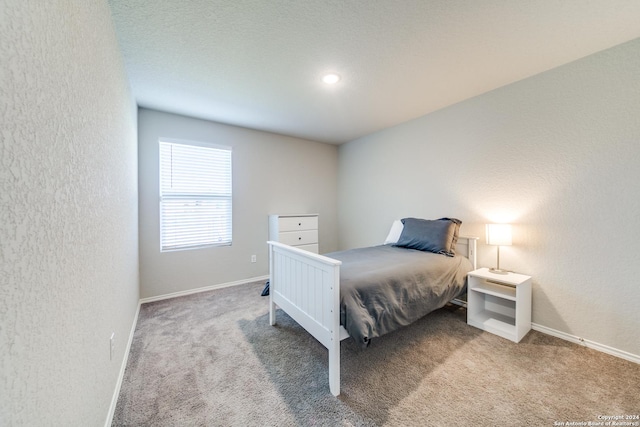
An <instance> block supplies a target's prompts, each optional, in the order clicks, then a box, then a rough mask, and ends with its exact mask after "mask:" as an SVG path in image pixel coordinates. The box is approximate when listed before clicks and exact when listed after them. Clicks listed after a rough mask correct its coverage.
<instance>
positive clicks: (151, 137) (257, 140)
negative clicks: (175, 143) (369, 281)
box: [138, 109, 338, 298]
mask: <svg viewBox="0 0 640 427" xmlns="http://www.w3.org/2000/svg"><path fill="white" fill-rule="evenodd" d="M138 122H139V182H140V295H141V297H143V298H145V297H152V296H158V295H165V294H168V293H172V292H180V291H186V290H190V289H195V288H200V287H204V286H212V285H218V284H223V283H229V282H234V281H237V280H243V279H249V278H252V277H258V276H263V275H266V274H268V262H267V261H268V260H267V244H266V241H267V239H268V224H267V216H268V215H269V214H272V213H318V214H319V215H320V218H319V221H320V227H319V235H320V236H319V237H320V251H323V252H329V251H332V250H335V249H337V246H338V238H337V215H338V214H337V179H338V178H337V177H338V149H337V147H336V146H334V145H328V144H322V143H318V142H312V141H306V140H302V139H298V138H291V137H286V136H282V135H276V134H272V133H267V132H260V131H255V130H249V129H245V128H239V127H235V126H228V125H223V124H219V123H214V122H210V121H206V120H198V119H193V118H189V117H184V116H178V115H175V114H168V113H162V112H158V111H154V110H148V109H140V113H139V116H138ZM161 137H165V138H175V139H186V140H192V141H202V142H211V143H215V144H221V145H228V146H231V147H233V244H232V245H231V246H223V247H211V248H203V249H194V250H187V251H174V252H163V253H161V252H160V234H159V229H160V226H159V207H158V194H159V190H158V177H159V172H158V139H159V138H161ZM252 254H255V255H257V262H256V263H255V264H254V263H251V262H250V259H251V255H252Z"/></svg>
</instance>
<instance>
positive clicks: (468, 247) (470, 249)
mask: <svg viewBox="0 0 640 427" xmlns="http://www.w3.org/2000/svg"><path fill="white" fill-rule="evenodd" d="M477 242H478V238H477V237H469V236H460V237H459V238H458V243H456V253H457V254H460V255H462V256H464V257H466V258H469V261H471V264H472V265H473V269H474V270H475V269H476V268H478V266H477V260H476V244H477Z"/></svg>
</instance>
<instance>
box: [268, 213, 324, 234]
mask: <svg viewBox="0 0 640 427" xmlns="http://www.w3.org/2000/svg"><path fill="white" fill-rule="evenodd" d="M317 229H318V217H317V216H315V215H314V216H281V217H280V218H278V230H279V231H280V232H283V231H297V230H317Z"/></svg>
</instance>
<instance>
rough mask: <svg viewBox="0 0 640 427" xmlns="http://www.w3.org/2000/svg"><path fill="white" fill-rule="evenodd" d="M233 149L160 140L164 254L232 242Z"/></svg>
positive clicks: (161, 239)
mask: <svg viewBox="0 0 640 427" xmlns="http://www.w3.org/2000/svg"><path fill="white" fill-rule="evenodd" d="M231 205H232V200H231V149H230V148H227V147H214V146H208V145H204V144H198V143H193V144H192V143H182V142H169V141H160V250H161V251H163V252H164V251H171V250H176V249H191V248H198V247H203V246H222V245H230V244H231Z"/></svg>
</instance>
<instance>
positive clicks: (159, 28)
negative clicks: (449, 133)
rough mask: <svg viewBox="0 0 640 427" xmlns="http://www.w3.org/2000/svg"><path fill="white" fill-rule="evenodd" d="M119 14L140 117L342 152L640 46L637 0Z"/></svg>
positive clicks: (348, 0)
mask: <svg viewBox="0 0 640 427" xmlns="http://www.w3.org/2000/svg"><path fill="white" fill-rule="evenodd" d="M110 5H111V8H112V10H113V16H114V21H115V25H116V30H117V33H118V37H119V40H120V44H121V48H122V52H123V54H124V58H125V63H126V67H127V72H128V74H129V79H130V82H131V87H132V90H133V94H134V96H135V98H136V100H137V102H138V104H139V105H140V106H142V107H148V108H153V109H158V110H163V111H169V112H174V113H178V114H184V115H188V116H192V117H198V118H203V119H208V120H214V121H217V122H222V123H228V124H233V125H237V126H244V127H248V128H253V129H259V130H265V131H270V132H276V133H281V134H285V135H292V136H297V137H301V138H307V139H311V140H315V141H322V142H329V143H335V144H340V143H343V142H347V141H351V140H354V139H356V138H359V137H361V136H364V135H367V134H370V133H373V132H375V131H377V130H380V129H383V128H386V127H389V126H393V125H396V124H399V123H402V122H405V121H407V120H410V119H412V118H416V117H419V116H422V115H425V114H427V113H430V112H432V111H435V110H438V109H440V108H443V107H446V106H448V105H451V104H454V103H456V102H459V101H462V100H464V99H468V98H470V97H473V96H476V95H479V94H482V93H484V92H487V91H490V90H492V89H495V88H498V87H500V86H504V85H507V84H509V83H512V82H515V81H517V80H521V79H523V78H526V77H528V76H531V75H534V74H537V73H540V72H542V71H545V70H548V69H551V68H554V67H557V66H559V65H562V64H565V63H567V62H570V61H573V60H575V59H578V58H581V57H584V56H586V55H589V54H592V53H594V52H598V51H600V50H603V49H607V48H609V47H612V46H615V45H617V44H620V43H623V42H626V41H629V40H632V39H635V38H637V37H640V1H639V0H395V1H394V0H369V1H366V0H363V1H358V0H230V1H225V0H110ZM328 71H333V72H337V73H338V74H340V75H341V77H342V80H341V81H340V82H339V83H338V84H336V85H334V86H327V85H326V84H324V83H323V82H322V81H321V77H322V75H323V74H324V73H325V72H328Z"/></svg>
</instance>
